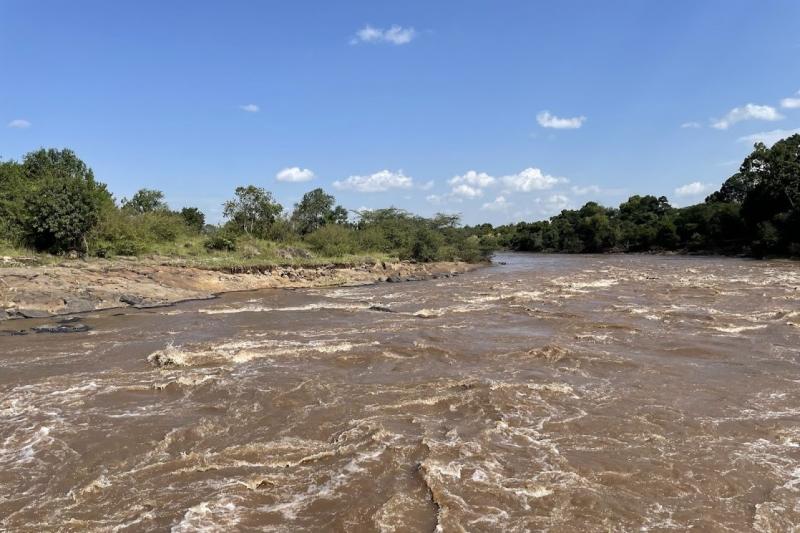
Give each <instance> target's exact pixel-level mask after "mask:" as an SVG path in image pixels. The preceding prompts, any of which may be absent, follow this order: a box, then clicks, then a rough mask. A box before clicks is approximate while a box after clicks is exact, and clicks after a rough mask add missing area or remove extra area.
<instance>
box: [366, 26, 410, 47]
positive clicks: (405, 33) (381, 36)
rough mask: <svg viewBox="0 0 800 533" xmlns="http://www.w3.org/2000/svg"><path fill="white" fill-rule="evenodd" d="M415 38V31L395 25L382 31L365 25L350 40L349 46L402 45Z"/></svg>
mask: <svg viewBox="0 0 800 533" xmlns="http://www.w3.org/2000/svg"><path fill="white" fill-rule="evenodd" d="M416 36H417V32H416V30H414V28H411V27H408V28H403V27H402V26H398V25H396V24H395V25H393V26H392V27H390V28H387V29H383V28H375V27H373V26H370V25H369V24H367V25H366V26H364V27H363V28H361V29H360V30H358V31H357V32H356V34H355V36H354V37H353V38H352V39H351V40H350V44H358V43H389V44H394V45H402V44H408V43H410V42H411V41H412V40H413V39H414V38H415V37H416Z"/></svg>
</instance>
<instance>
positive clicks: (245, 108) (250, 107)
mask: <svg viewBox="0 0 800 533" xmlns="http://www.w3.org/2000/svg"><path fill="white" fill-rule="evenodd" d="M239 109H241V110H242V111H247V112H248V113H258V112H259V111H261V108H260V107H258V106H257V105H256V104H244V105H240V106H239Z"/></svg>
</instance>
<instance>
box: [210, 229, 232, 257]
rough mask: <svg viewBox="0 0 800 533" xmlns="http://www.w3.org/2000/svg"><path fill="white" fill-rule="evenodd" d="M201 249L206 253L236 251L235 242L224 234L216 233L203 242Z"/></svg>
mask: <svg viewBox="0 0 800 533" xmlns="http://www.w3.org/2000/svg"><path fill="white" fill-rule="evenodd" d="M203 248H205V249H206V250H208V251H220V252H223V251H224V252H233V251H234V250H236V240H235V239H234V238H233V237H232V236H230V235H228V234H227V233H225V232H221V231H220V232H217V233H215V234H214V235H211V236H210V237H208V238H207V239H206V240H205V241H204V242H203Z"/></svg>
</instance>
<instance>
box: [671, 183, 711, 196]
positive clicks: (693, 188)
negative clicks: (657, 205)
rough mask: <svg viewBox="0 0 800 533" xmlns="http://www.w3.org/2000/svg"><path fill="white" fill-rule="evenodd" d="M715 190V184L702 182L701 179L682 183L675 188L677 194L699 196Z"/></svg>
mask: <svg viewBox="0 0 800 533" xmlns="http://www.w3.org/2000/svg"><path fill="white" fill-rule="evenodd" d="M712 190H714V186H713V185H712V184H710V183H701V182H699V181H693V182H691V183H687V184H686V185H681V186H680V187H678V188H677V189H675V195H676V196H699V195H701V194H705V193H707V192H710V191H712Z"/></svg>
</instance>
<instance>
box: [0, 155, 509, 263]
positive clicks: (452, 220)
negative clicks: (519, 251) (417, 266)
mask: <svg viewBox="0 0 800 533" xmlns="http://www.w3.org/2000/svg"><path fill="white" fill-rule="evenodd" d="M223 214H224V217H225V219H226V221H225V222H224V223H223V224H221V225H206V223H205V216H204V214H203V213H202V212H201V211H200V210H199V209H198V208H196V207H183V208H182V209H181V210H180V211H173V210H172V209H170V207H169V206H168V205H167V203H166V202H165V199H164V194H163V193H162V192H161V191H158V190H153V189H141V190H140V191H138V192H136V194H134V195H133V196H132V197H131V198H130V199H122V200H121V201H120V202H116V201H115V200H114V198H113V197H112V195H111V194H110V193H109V192H108V191H107V189H106V186H105V185H103V184H102V183H99V182H97V181H95V179H94V175H93V173H92V171H91V169H89V168H88V167H87V166H86V164H85V163H84V162H83V161H81V160H80V159H79V158H78V157H77V156H76V155H75V154H74V153H73V152H72V151H70V150H66V149H65V150H54V149H49V150H44V149H42V150H38V151H36V152H31V153H29V154H27V155H26V156H25V157H24V158H23V160H22V162H20V163H17V162H14V161H6V162H0V250H3V252H4V253H6V252H7V251H8V253H9V255H16V256H19V255H38V254H66V253H69V254H76V253H77V254H79V255H89V256H97V257H114V256H140V255H144V254H149V255H157V256H161V257H164V256H166V257H172V258H174V259H175V260H180V261H184V262H187V263H189V264H193V265H198V266H207V267H232V266H248V265H253V266H255V265H269V264H278V263H297V264H317V263H322V262H330V261H335V262H344V263H347V262H357V261H364V260H369V259H373V260H386V259H392V258H403V259H410V260H415V261H419V262H428V261H438V260H464V261H480V260H483V259H485V258H486V257H487V256H488V255H489V254H490V253H491V251H492V250H493V249H494V247H493V246H487V245H486V244H485V243H483V242H482V241H481V240H480V239H479V238H478V237H475V236H473V235H472V233H471V232H470V230H469V229H468V228H462V227H460V226H459V219H458V217H448V216H445V215H439V216H437V217H435V218H433V219H426V218H422V217H418V216H414V215H411V214H410V213H407V212H405V211H402V210H399V209H394V208H390V209H382V210H377V211H365V212H361V213H356V217H355V218H356V219H357V221H355V222H353V221H350V220H349V219H348V212H347V210H345V209H344V208H343V207H341V206H339V205H336V199H335V198H334V197H333V196H332V195H330V194H327V193H325V191H323V190H322V189H314V190H312V191H310V192H308V193H306V194H305V195H304V196H303V198H302V199H301V200H300V202H298V203H297V204H296V205H295V206H294V210H293V211H292V212H291V213H287V212H285V211H284V209H283V207H282V206H281V205H280V204H279V203H278V202H276V201H275V199H274V197H273V196H272V193H270V192H269V191H266V190H264V189H262V188H260V187H256V186H254V185H249V186H243V187H237V188H236V190H235V191H234V197H233V198H232V199H231V200H229V201H227V202H225V203H224V204H223ZM51 256H52V255H51Z"/></svg>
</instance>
